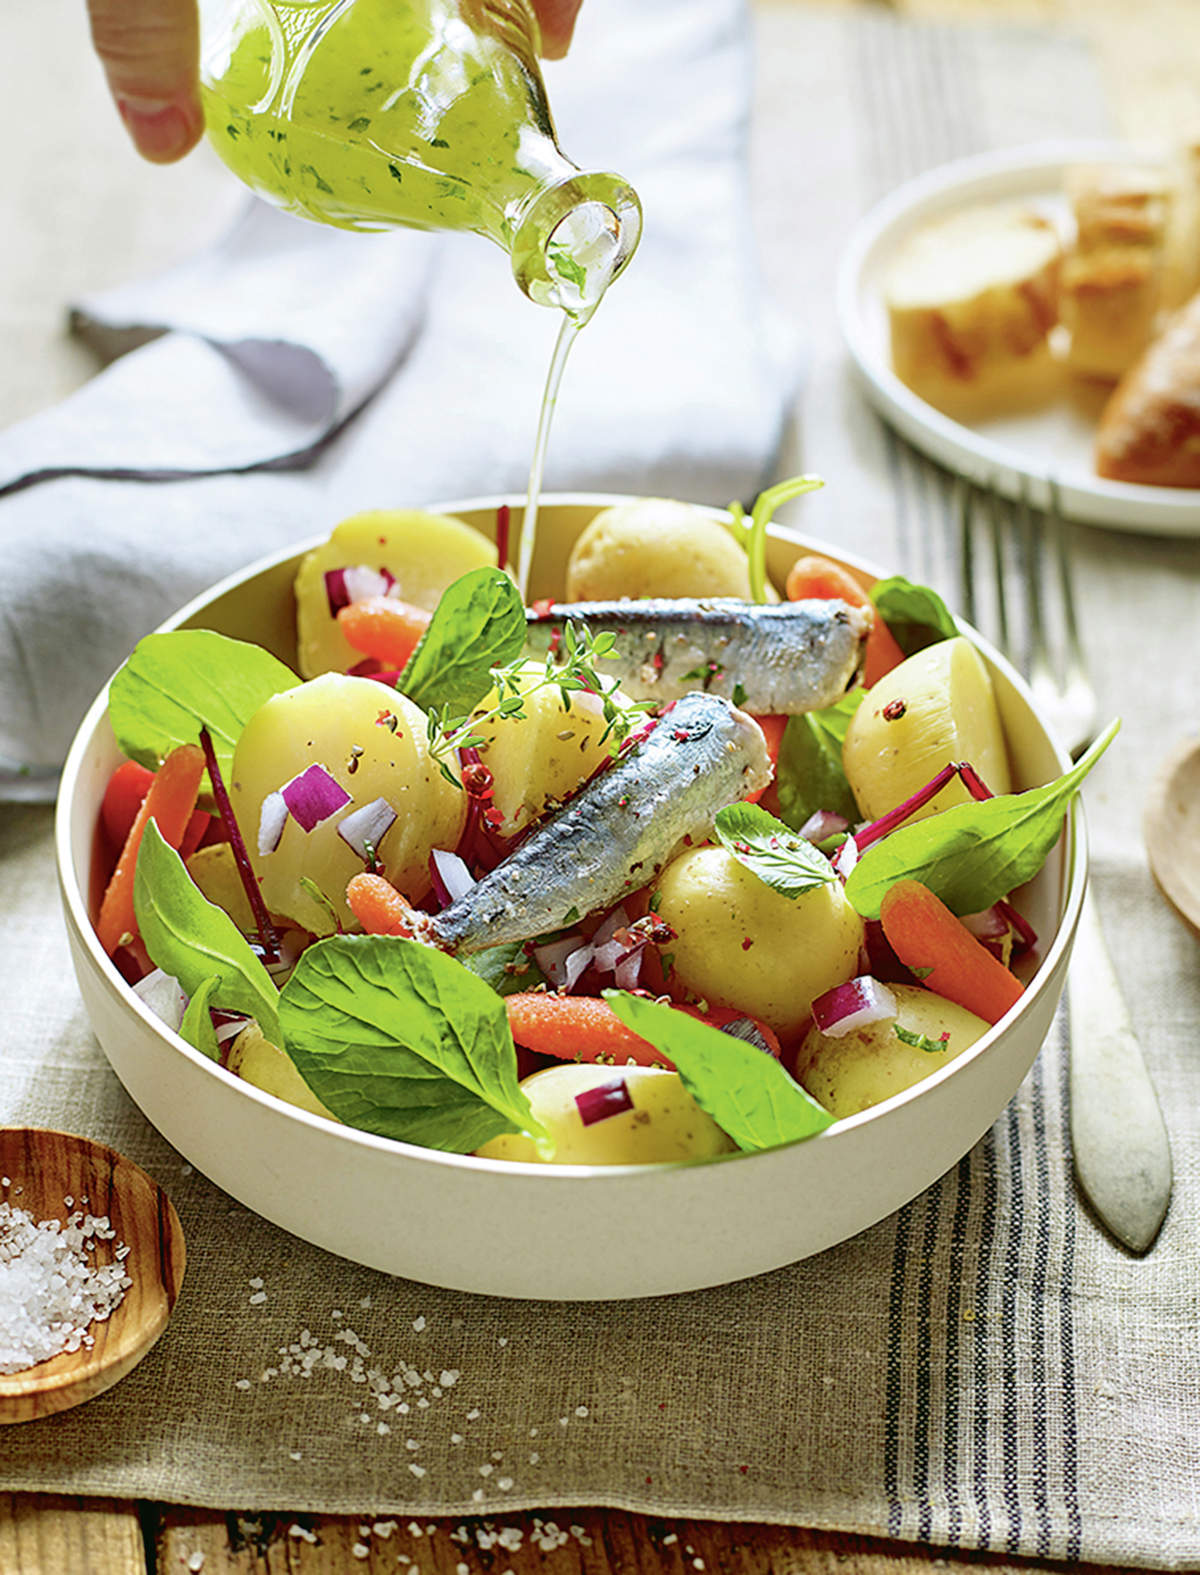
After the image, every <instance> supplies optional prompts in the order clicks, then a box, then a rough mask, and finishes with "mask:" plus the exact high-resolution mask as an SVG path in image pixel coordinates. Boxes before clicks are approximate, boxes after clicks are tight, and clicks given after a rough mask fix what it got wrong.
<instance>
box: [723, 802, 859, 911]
mask: <svg viewBox="0 0 1200 1575" xmlns="http://www.w3.org/2000/svg"><path fill="white" fill-rule="evenodd" d="M716 833H717V839H718V841H719V842H720V843H721V846H722V847H724V848H727V849H728V850H729V852H730V853H732V854H733V856H734V858H735V859H737V861H738V863H739V864H743V865H745V867H746V868H747V869H748V870H749V871H750V873H751V874H752V875H757V876H758V878H759V880H761V881H762V882H763V883H764V884H765V885H767V886H770V888H771V890H772V891H777V892H779V893H780V895H781V896H784V897H790V898H796V897H798V896H800V894H801V892H805V891H812V890H813V889H814V888H815V887H817V886H828V885H830V884H831V883H832V882H833V881H835V880H837V876H836V874H835V873H834V869H833V865H832V864H830V862H829V860H828V859H827V858H826V857H825V855H824V854H823V853H818V851H817V850H816V848H814V847H813V845H812V843H811V842H806V841H805V839H804V838H803V837H798V836H797V835H796V833H795V832H794V831H792V830H791V829H790V828H789V827H787V826H785V825H784V824H783V822H782V821H780V820H776V819H775V817H774V815H769V814H768V813H767V811H766V810H765V809H761V808H760V807H759V806H758V805H757V804H728V805H726V807H725V808H724V809H722V810H719V811H718V812H717V819H716Z"/></svg>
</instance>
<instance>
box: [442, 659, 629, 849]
mask: <svg viewBox="0 0 1200 1575" xmlns="http://www.w3.org/2000/svg"><path fill="white" fill-rule="evenodd" d="M544 672H545V668H544V667H543V666H542V664H541V663H538V662H527V663H526V664H525V666H524V668H523V670H522V673H521V680H520V681H521V689H522V693H523V694H524V696H525V702H524V712H525V714H524V716H523V717H498V718H494V719H492V720H491V721H488V722H485V723H482V724H479V725H477V726H473V729H472V730H473V731H474V732H476V733H478V734H479V735H480V736H481V737H483V738H484V739H485V740H486V742H485V743H483V744H482V745H480V749H479V753H480V757H481V759H482V760H483V763H484V765H485V766H486V767H487V768H488V770H489V771H490V772H491V773H492V776H493V778H494V779H495V799H494V802H495V806H496V808H497V809H498V810H499V811H500V813H501V814H502V815H503V816H504V820H503V822H502V824H501V825H500V826H499V827H498V828H497V829H498V830H499V832H500V834H501V835H502V836H505V837H511V836H512V835H513V834H514V833H515V832H517V831H520V830H521V829H522V828H523V827H525V826H527V825H529V823H530V822H531V821H534V820H536V819H537V818H538V816H539V815H541V814H542V812H543V811H544V810H545V809H546V807H547V805H549V804H551V803H553V802H559V801H561V800H563V799H565V798H566V797H567V796H568V794H570V793H573V792H574V791H575V789H576V788H578V787H579V786H580V785H581V784H582V783H584V782H586V781H587V779H588V778H589V777H590V776H591V775H592V773H593V772H594V771H595V770H597V769H598V767H599V766H600V765H601V764H603V762H604V761H605V760H606V759H607V758H608V756H609V754H610V753H611V751H610V748H609V745H608V744H607V743H605V744H602V743H601V742H600V740H601V738H602V737H603V736H604V733H605V730H606V728H607V725H608V724H607V723H606V722H605V720H604V712H603V708H602V705H601V702H600V701H599V700H598V699H597V698H596V696H594V695H588V694H573V695H572V696H571V709H570V710H569V711H568V710H566V709H565V707H564V706H563V700H562V694H561V692H560V691H559V690H558V689H556V688H553V687H551V688H545V689H539V690H537V691H536V692H533V693H531V692H530V691H531V690H532V688H533V685H534V683H535V682H536V680H537V679H538V678H539V677H540V676H542V675H543V674H544ZM617 698H618V700H621V699H623V698H624V697H623V696H618V697H617ZM495 702H496V696H495V693H492V694H490V695H488V696H487V697H486V698H485V699H483V700H481V701H480V704H479V711H478V714H483V713H486V711H487V710H488V709H489V708H490V707H491V706H492V705H494V704H495Z"/></svg>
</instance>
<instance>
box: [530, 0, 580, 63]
mask: <svg viewBox="0 0 1200 1575" xmlns="http://www.w3.org/2000/svg"><path fill="white" fill-rule="evenodd" d="M532 3H533V9H534V11H535V12H536V13H537V19H538V22H539V24H540V25H541V29H542V54H543V55H545V56H546V58H547V59H548V60H561V59H562V58H563V56H564V55H565V54H566V52H567V50H568V49H569V48H570V46H571V34H572V33H573V32H574V30H575V17H576V14H577V13H578V11H579V7H580V5H581V4H582V3H583V0H532Z"/></svg>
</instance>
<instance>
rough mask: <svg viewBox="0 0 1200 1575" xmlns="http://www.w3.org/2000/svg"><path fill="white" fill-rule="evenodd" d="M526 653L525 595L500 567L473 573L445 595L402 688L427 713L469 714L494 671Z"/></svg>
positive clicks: (400, 681)
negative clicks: (446, 709) (523, 597)
mask: <svg viewBox="0 0 1200 1575" xmlns="http://www.w3.org/2000/svg"><path fill="white" fill-rule="evenodd" d="M524 649H525V607H524V604H523V603H522V601H521V596H520V592H519V591H518V590H517V588H516V586H515V585H514V584H513V582H512V581H511V580H510V579H509V577H508V575H507V574H504V573H502V572H501V571H500V570H499V569H472V570H471V571H470V573H469V574H464V575H463V576H462V577H461V579H457V580H455V581H454V584H453V585H451V586H449V587H448V589H447V590H446V591H444V592H443V594H442V599H441V600H440V601H439V602H438V604H437V609H436V611H435V612H434V615H433V617H432V619H431V620H430V623H429V627H428V628H427V629H426V631H425V633H424V634H423V635H422V636H421V642H420V644H419V645H418V646H417V648H416V650H415V651H414V652H413V654H412V656H411V657H410V658H409V662H408V666H407V667H406V668H405V669H404V671H403V672H402V673H401V674H400V677H399V678H398V679H397V680H396V688H397V689H399V690H400V692H401V693H402V694H406V695H407V696H408V698H409V699H410V700H412V701H413V702H414V704H416V705H419V706H420V707H421V709H422V710H423V711H429V710H431V709H432V708H433V707H435V706H436V707H438V708H439V709H444V708H445V707H446V706H449V707H450V709H451V711H453V712H454V713H455V714H458V713H460V712H467V711H469V710H470V709H471V707H472V706H473V705H475V704H476V703H477V702H478V701H480V700H482V699H483V697H484V695H485V694H487V692H488V690H489V689H490V688H491V687H492V668H493V667H503V666H504V665H505V664H506V663H508V662H512V661H515V660H516V658H517V657H518V656H520V654H521V652H522V651H523V650H524Z"/></svg>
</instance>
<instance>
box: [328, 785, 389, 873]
mask: <svg viewBox="0 0 1200 1575" xmlns="http://www.w3.org/2000/svg"><path fill="white" fill-rule="evenodd" d="M395 820H396V811H395V810H394V809H393V808H392V806H391V805H390V804H389V803H388V801H387V799H386V798H373V799H372V800H371V802H370V803H369V804H364V805H362V807H361V808H360V809H355V810H352V811H351V812H350V814H348V815H343V817H342V819H341V820H339V821H338V828H337V834H338V836H339V837H341V839H342V841H343V842H344V843H345V844H346V846H347V847H349V848H352V849H353V850H354V852H355V853H357V854H358V856H359V858H360V859H365V858H366V856H367V843H368V842H369V843H370V844H371V846H372V847H373V848H374V849H376V851H378V848H379V844H380V843H381V842H382V841H383V839H384V837H385V836H386V835H387V834H388V832H389V831H390V830H391V828H392V826H393V825H394V823H395Z"/></svg>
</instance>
